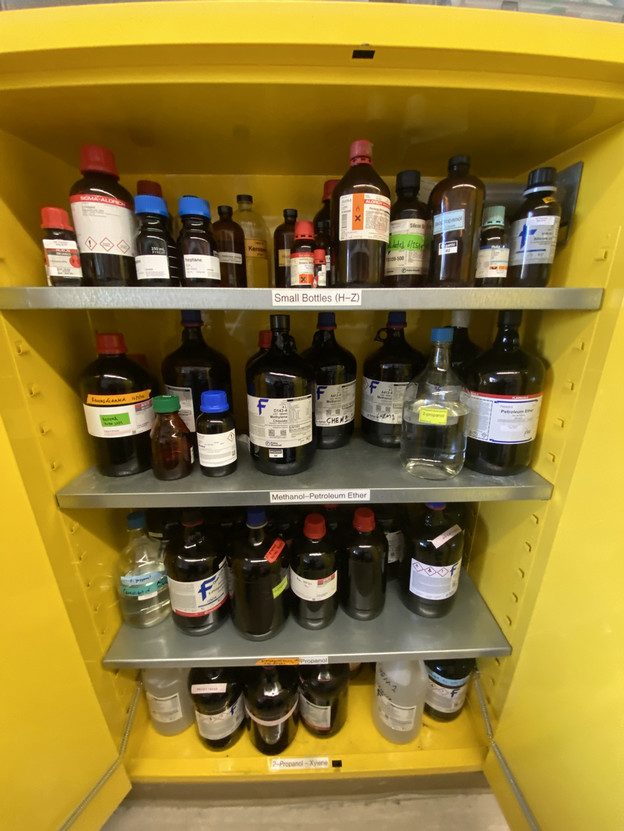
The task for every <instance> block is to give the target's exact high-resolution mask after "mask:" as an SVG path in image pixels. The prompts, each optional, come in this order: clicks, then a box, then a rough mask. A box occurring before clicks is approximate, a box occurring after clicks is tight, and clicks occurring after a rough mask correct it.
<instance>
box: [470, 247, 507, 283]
mask: <svg viewBox="0 0 624 831" xmlns="http://www.w3.org/2000/svg"><path fill="white" fill-rule="evenodd" d="M508 263H509V248H508V247H507V246H506V245H491V246H488V247H487V248H480V249H479V253H478V255H477V270H476V272H475V277H476V279H477V280H502V279H504V278H505V277H506V276H507V265H508Z"/></svg>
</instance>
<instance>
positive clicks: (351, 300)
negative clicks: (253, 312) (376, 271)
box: [271, 288, 362, 309]
mask: <svg viewBox="0 0 624 831" xmlns="http://www.w3.org/2000/svg"><path fill="white" fill-rule="evenodd" d="M271 302H272V305H273V306H328V307H329V308H330V309H333V308H335V307H336V306H361V305H362V292H361V290H360V289H350V288H336V289H309V290H305V289H272V290H271Z"/></svg>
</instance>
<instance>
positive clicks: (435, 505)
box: [425, 502, 446, 511]
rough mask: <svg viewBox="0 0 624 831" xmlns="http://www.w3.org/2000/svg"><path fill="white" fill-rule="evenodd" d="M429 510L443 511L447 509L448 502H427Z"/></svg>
mask: <svg viewBox="0 0 624 831" xmlns="http://www.w3.org/2000/svg"><path fill="white" fill-rule="evenodd" d="M425 506H426V507H427V508H431V510H432V511H443V510H444V509H445V508H446V502H425Z"/></svg>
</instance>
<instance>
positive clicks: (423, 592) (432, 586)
mask: <svg viewBox="0 0 624 831" xmlns="http://www.w3.org/2000/svg"><path fill="white" fill-rule="evenodd" d="M460 566H461V560H458V561H457V562H456V563H453V564H452V565H448V566H432V565H429V564H428V563H421V562H420V560H416V559H414V557H412V565H411V569H410V584H409V590H410V591H411V593H412V594H415V595H416V596H417V597H422V598H424V599H425V600H446V599H447V598H449V597H452V596H453V595H454V594H455V592H456V591H457V585H458V583H459V572H460V570H461V569H460Z"/></svg>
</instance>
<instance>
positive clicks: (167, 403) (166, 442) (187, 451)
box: [150, 395, 193, 481]
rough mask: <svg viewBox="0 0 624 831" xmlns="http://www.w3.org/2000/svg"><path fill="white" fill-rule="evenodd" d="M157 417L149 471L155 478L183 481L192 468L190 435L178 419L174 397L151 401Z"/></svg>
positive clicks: (177, 404) (178, 412) (177, 406)
mask: <svg viewBox="0 0 624 831" xmlns="http://www.w3.org/2000/svg"><path fill="white" fill-rule="evenodd" d="M153 405H154V413H155V415H156V418H155V420H154V424H153V426H152V430H151V432H150V439H151V442H152V471H153V473H154V476H155V477H156V478H157V479H164V480H166V481H172V480H174V479H183V478H184V477H185V476H188V475H189V474H190V472H191V470H192V469H193V442H192V438H191V433H190V431H189V429H188V427H187V426H186V424H185V423H184V422H183V421H182V417H181V416H180V399H179V398H178V396H177V395H157V396H156V397H155V398H154V399H153Z"/></svg>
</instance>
